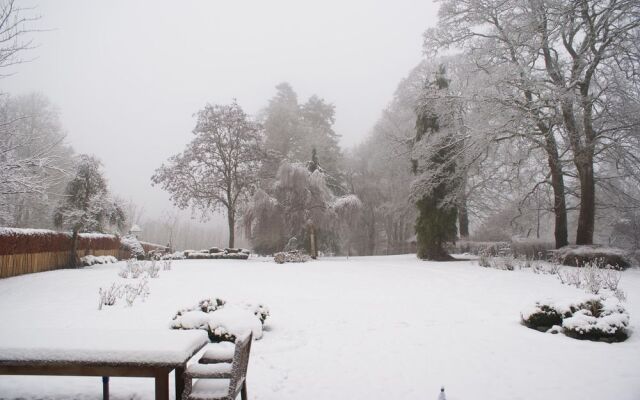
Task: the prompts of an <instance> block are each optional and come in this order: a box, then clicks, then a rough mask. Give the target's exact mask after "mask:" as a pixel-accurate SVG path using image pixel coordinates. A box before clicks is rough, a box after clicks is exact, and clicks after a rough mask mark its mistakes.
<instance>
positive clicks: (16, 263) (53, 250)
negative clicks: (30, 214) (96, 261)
mask: <svg viewBox="0 0 640 400" xmlns="http://www.w3.org/2000/svg"><path fill="white" fill-rule="evenodd" d="M71 244H72V237H71V234H70V233H67V232H55V231H49V230H44V229H16V228H0V278H8V277H11V276H17V275H22V274H29V273H33V272H43V271H51V270H54V269H59V268H65V267H66V266H68V265H70V260H71V250H70V249H71ZM77 253H78V257H83V256H86V255H89V254H91V255H95V256H106V255H109V256H114V257H118V256H120V239H119V238H118V237H117V236H114V235H103V234H80V236H79V238H78V252H77Z"/></svg>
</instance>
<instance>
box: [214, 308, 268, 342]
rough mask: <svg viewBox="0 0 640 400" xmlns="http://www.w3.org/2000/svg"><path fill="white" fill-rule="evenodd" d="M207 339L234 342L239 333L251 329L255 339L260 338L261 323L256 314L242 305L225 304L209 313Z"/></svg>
mask: <svg viewBox="0 0 640 400" xmlns="http://www.w3.org/2000/svg"><path fill="white" fill-rule="evenodd" d="M209 315H210V318H209V326H208V330H207V332H208V333H209V340H211V341H212V342H235V340H236V338H237V337H238V336H239V335H242V334H243V333H244V332H246V331H248V330H251V331H252V332H253V337H254V338H255V339H256V340H257V339H260V338H262V323H261V322H260V319H259V318H256V315H255V314H253V313H252V312H251V311H250V310H247V309H246V308H244V307H238V306H227V307H224V308H221V309H218V310H216V311H215V312H212V313H210V314H209Z"/></svg>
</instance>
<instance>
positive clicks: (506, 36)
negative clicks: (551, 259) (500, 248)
mask: <svg viewBox="0 0 640 400" xmlns="http://www.w3.org/2000/svg"><path fill="white" fill-rule="evenodd" d="M639 17H640V4H638V2H637V1H617V0H611V1H599V0H598V1H590V0H564V1H545V0H507V1H487V2H476V1H464V0H462V1H461V0H455V1H454V0H449V1H442V2H441V9H440V21H439V23H438V26H437V27H436V28H433V29H430V30H428V31H427V32H426V33H425V50H426V51H427V52H429V53H438V52H441V51H446V50H448V51H451V50H453V51H456V52H457V53H458V55H457V56H455V57H448V58H446V59H442V62H446V63H447V64H449V65H451V66H453V72H454V73H453V80H454V81H457V82H458V83H457V85H456V87H454V88H448V84H447V85H445V87H443V86H442V84H441V82H443V80H442V78H441V77H440V78H436V79H435V82H436V83H435V86H437V87H438V89H447V90H440V91H438V92H437V93H433V96H430V97H429V99H428V101H427V105H426V108H425V106H422V105H418V108H419V109H418V123H417V129H418V136H417V137H416V141H415V143H414V147H413V148H414V152H415V153H417V154H418V155H419V156H420V157H422V158H427V159H428V161H429V163H431V165H430V166H427V167H426V168H424V169H423V170H422V171H420V174H419V175H418V178H417V180H416V181H415V182H414V185H413V188H414V191H416V192H417V194H418V196H417V198H418V199H419V203H418V204H419V206H420V203H421V202H424V201H425V200H426V199H430V201H431V200H433V199H434V198H437V199H438V201H437V202H436V203H434V204H432V206H431V207H429V208H430V209H434V208H435V209H437V210H438V212H437V214H436V215H435V216H434V215H431V216H427V215H426V214H425V210H423V209H421V217H420V218H421V219H422V218H423V216H426V217H427V219H428V220H429V221H430V222H429V224H434V223H435V224H436V225H437V224H438V223H439V222H435V221H438V219H437V218H436V217H442V216H443V215H445V214H446V210H450V211H451V212H455V210H456V209H458V210H465V209H466V201H467V199H469V198H476V197H479V196H481V193H479V192H482V191H484V190H485V189H486V188H487V187H490V186H491V185H488V184H486V181H485V180H484V179H483V177H482V175H483V174H482V173H480V174H478V176H471V175H472V174H473V172H472V171H474V170H475V171H478V170H487V169H489V170H493V171H494V174H495V175H497V177H499V180H501V181H503V182H517V187H518V188H521V189H522V188H524V189H525V190H526V193H525V194H524V196H517V197H515V199H518V200H519V201H520V204H521V205H523V204H526V203H527V202H529V201H531V200H532V199H536V200H539V199H540V197H541V192H542V191H545V190H547V189H550V192H551V194H552V202H551V207H550V208H551V210H552V211H553V214H554V220H555V229H554V236H555V244H556V247H561V246H564V245H566V244H568V242H569V232H568V231H569V226H568V210H569V209H570V207H571V206H575V207H576V208H577V209H578V217H577V223H576V224H575V225H576V228H575V229H576V230H575V232H576V233H575V242H576V243H577V244H591V243H593V240H594V232H595V230H596V216H597V212H598V208H597V206H600V207H607V206H609V207H616V208H629V207H632V208H637V206H638V199H637V197H633V193H631V192H629V191H628V190H625V187H628V186H631V185H637V184H638V178H640V176H639V175H638V173H637V171H638V166H639V164H638V159H637V152H638V149H639V148H638V138H639V137H640V131H639V127H640V119H638V111H640V109H639V108H638V106H639V105H640V104H639V99H638V93H639V91H638V89H639V86H638V83H639V82H638V66H639V64H638V61H639V60H640V48H638V45H637V43H638V40H637V39H638V38H639V36H640V18H639ZM428 86H429V87H430V88H433V87H434V84H431V85H428ZM429 90H430V89H427V90H426V91H425V94H426V93H429ZM438 107H440V108H441V109H442V111H437V110H435V108H438ZM425 110H426V113H425ZM491 110H493V111H491ZM425 118H426V119H425ZM425 122H426V125H427V126H430V128H428V129H430V131H431V132H430V134H429V136H428V138H427V140H426V141H423V140H421V133H422V131H423V130H424V125H425ZM438 123H440V124H441V125H444V126H445V127H447V128H448V129H446V130H445V131H443V132H442V133H440V132H439V130H438ZM434 124H435V127H434V126H433V125H434ZM505 144H506V145H507V146H508V147H505ZM514 149H517V150H514ZM486 154H490V155H491V157H485V155H486ZM540 160H545V161H546V162H540ZM496 168H497V169H496ZM443 177H444V182H445V183H443ZM470 180H471V182H470ZM477 182H481V184H480V185H477ZM442 185H449V186H450V188H449V189H445V192H447V194H449V195H450V196H451V201H448V199H446V198H443V197H442V193H440V192H441V191H442V190H443V186H442ZM568 197H569V199H568ZM419 221H420V220H419ZM446 225H447V226H448V227H449V229H450V228H451V224H450V223H449V224H446ZM419 233H420V230H419ZM441 234H442V235H444V237H449V239H451V234H448V235H447V234H445V233H444V231H441ZM419 236H420V235H419Z"/></svg>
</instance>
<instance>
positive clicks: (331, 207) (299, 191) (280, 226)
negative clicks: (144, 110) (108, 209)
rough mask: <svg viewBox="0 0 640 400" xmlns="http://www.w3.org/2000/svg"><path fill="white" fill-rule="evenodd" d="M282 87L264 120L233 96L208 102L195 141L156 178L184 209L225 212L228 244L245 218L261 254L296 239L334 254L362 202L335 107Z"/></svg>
mask: <svg viewBox="0 0 640 400" xmlns="http://www.w3.org/2000/svg"><path fill="white" fill-rule="evenodd" d="M276 89H277V93H276V95H275V96H274V98H273V99H272V100H271V101H270V102H269V105H268V106H267V107H266V109H265V110H264V112H263V115H261V116H259V119H260V122H257V121H255V120H253V119H252V118H250V117H249V116H248V115H247V114H246V113H245V112H244V111H243V110H242V108H241V107H240V106H239V105H238V104H237V103H236V102H235V101H234V102H232V103H231V104H229V105H206V106H205V108H204V109H203V110H201V111H199V112H198V113H197V114H196V127H195V128H194V130H193V134H194V138H193V139H192V141H191V142H190V143H189V144H188V145H187V146H186V148H185V150H184V151H183V152H181V153H179V154H177V155H174V156H172V157H171V158H169V160H168V162H167V163H166V164H164V165H162V166H161V167H160V168H158V169H157V170H156V172H155V174H154V175H153V176H152V178H151V179H152V182H153V184H156V185H160V186H161V187H162V188H163V189H165V190H167V191H168V192H169V193H170V194H171V198H172V200H173V201H174V203H175V204H176V205H177V206H178V207H180V208H192V209H195V210H198V211H200V212H201V213H202V215H203V216H205V217H206V215H207V213H210V212H215V211H218V210H222V211H224V213H225V214H226V216H227V221H228V228H229V246H230V247H234V246H235V231H236V228H237V222H238V219H239V218H242V221H243V226H244V228H245V232H246V234H247V236H248V237H249V239H250V240H251V242H252V246H253V247H254V249H255V250H256V251H257V252H259V253H262V254H270V253H274V252H276V251H281V250H282V249H283V248H284V247H285V245H286V244H287V243H294V242H298V243H300V244H301V245H304V246H306V247H307V249H308V250H309V251H310V253H311V255H312V256H314V257H315V256H316V255H317V252H318V250H321V251H325V252H336V251H338V250H339V249H341V248H342V247H344V246H341V240H340V238H341V237H342V238H344V237H347V240H346V241H347V242H348V241H349V240H348V237H349V235H348V234H346V232H343V231H344V229H342V228H341V222H345V221H350V220H353V219H354V218H355V217H354V216H355V215H356V214H357V213H358V212H359V209H360V202H359V200H358V199H357V197H356V196H354V195H352V194H351V195H348V194H347V193H348V191H347V189H346V188H345V186H344V179H343V175H342V173H341V169H340V166H339V161H341V153H340V149H339V147H338V136H337V135H336V134H335V132H334V131H333V127H332V126H333V123H334V107H333V106H332V105H331V104H328V103H326V102H325V101H324V100H322V99H320V98H319V97H317V96H312V97H311V98H309V99H308V101H307V102H306V103H304V104H299V103H298V100H297V95H296V94H295V92H294V91H293V89H292V88H291V86H290V85H288V84H286V83H283V84H280V85H278V86H277V87H276ZM294 238H295V239H294ZM347 248H348V246H347ZM347 251H348V249H347Z"/></svg>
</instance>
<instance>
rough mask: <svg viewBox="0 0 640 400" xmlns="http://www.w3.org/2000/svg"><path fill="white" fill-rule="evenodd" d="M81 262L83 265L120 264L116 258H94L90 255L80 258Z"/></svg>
mask: <svg viewBox="0 0 640 400" xmlns="http://www.w3.org/2000/svg"><path fill="white" fill-rule="evenodd" d="M80 262H82V265H94V264H110V263H116V262H118V259H117V258H115V257H114V256H94V255H91V254H89V255H87V256H84V257H82V258H80Z"/></svg>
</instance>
